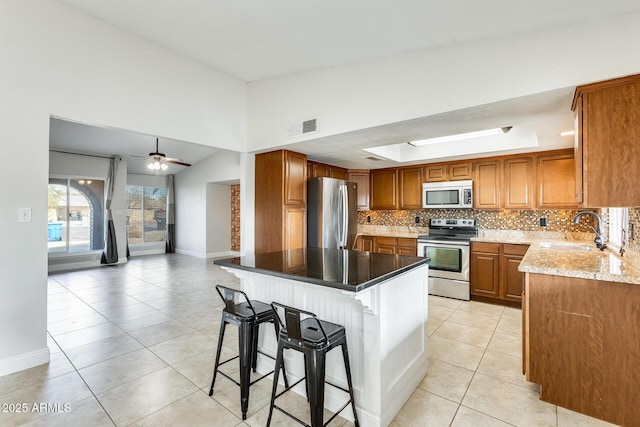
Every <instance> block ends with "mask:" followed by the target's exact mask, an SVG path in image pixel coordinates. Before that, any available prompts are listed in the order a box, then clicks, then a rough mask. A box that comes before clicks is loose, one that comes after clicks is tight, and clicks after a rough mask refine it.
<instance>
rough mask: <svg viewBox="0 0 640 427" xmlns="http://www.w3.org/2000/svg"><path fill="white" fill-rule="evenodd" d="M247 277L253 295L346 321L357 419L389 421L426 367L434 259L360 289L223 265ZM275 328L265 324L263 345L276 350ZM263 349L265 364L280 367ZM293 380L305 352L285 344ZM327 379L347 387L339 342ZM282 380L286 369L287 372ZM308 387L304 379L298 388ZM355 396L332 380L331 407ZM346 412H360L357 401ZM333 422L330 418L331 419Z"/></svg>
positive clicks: (367, 423)
mask: <svg viewBox="0 0 640 427" xmlns="http://www.w3.org/2000/svg"><path fill="white" fill-rule="evenodd" d="M223 268H225V269H226V270H228V271H230V272H231V273H233V274H234V275H236V276H237V277H238V278H240V279H241V284H242V290H244V291H245V292H246V293H247V295H248V296H249V298H251V299H255V300H259V301H263V302H267V303H269V302H272V301H276V302H279V303H282V304H286V305H290V306H293V307H296V308H300V309H303V310H307V311H310V312H313V313H315V314H316V315H317V316H318V317H319V318H321V319H323V320H327V321H330V322H334V323H338V324H340V325H343V326H344V327H345V328H346V333H347V344H348V347H349V358H350V363H351V371H352V378H353V386H354V391H355V400H356V409H357V411H358V419H359V421H360V425H361V426H363V427H378V426H387V425H389V424H390V423H391V421H392V420H393V418H394V417H395V416H396V414H397V413H398V411H400V409H401V408H402V406H403V405H404V404H405V402H406V401H407V400H408V399H409V397H410V396H411V394H412V393H413V391H414V390H415V389H416V387H417V386H418V384H420V382H421V381H422V379H423V377H424V376H425V375H426V373H427V337H428V335H427V310H428V304H427V302H428V300H427V293H428V278H427V276H428V266H427V265H426V264H423V265H420V266H417V267H415V268H413V269H411V270H409V271H407V272H404V273H402V274H399V275H397V276H394V277H392V278H390V279H388V280H386V281H384V282H380V283H377V284H375V285H372V286H370V287H368V288H366V289H364V290H361V291H358V292H352V291H344V290H340V289H336V288H332V287H328V286H323V285H318V284H312V283H307V282H302V281H297V280H291V279H286V278H282V277H277V276H273V275H268V274H264V273H260V272H256V271H247V270H241V269H236V268H228V267H223ZM276 345H277V343H276V340H275V334H274V333H273V329H272V328H261V331H260V338H259V347H260V348H261V350H262V351H264V352H265V353H267V354H272V355H275V353H276V348H277V347H276ZM273 364H274V362H273V360H271V359H269V358H265V357H260V358H259V362H258V371H259V372H262V373H266V372H269V371H271V370H273ZM285 367H286V371H287V376H288V379H289V382H290V383H293V382H295V381H297V380H298V379H300V378H302V376H304V364H303V358H302V355H301V354H300V353H298V352H295V351H291V350H288V351H285ZM326 378H327V381H330V382H333V383H334V384H338V385H341V386H344V387H345V388H346V387H347V381H346V376H345V370H344V364H343V361H342V354H341V352H340V351H339V349H334V350H332V351H331V352H330V353H329V354H328V356H327V367H326ZM280 382H281V383H283V382H282V375H280ZM294 390H295V391H296V392H298V393H299V394H301V395H303V396H304V395H306V394H305V388H304V382H302V383H301V384H298V386H296V388H295V389H294ZM347 400H348V395H346V393H344V392H342V391H340V390H337V389H335V388H334V387H331V386H330V385H327V386H326V387H325V407H326V408H327V409H329V410H330V411H332V412H335V411H336V410H338V409H339V408H340V407H342V405H343V404H344V403H345V402H346V401H347ZM341 416H342V417H344V418H347V419H350V420H353V414H352V413H351V409H350V407H348V408H347V409H345V410H344V411H343V412H342V413H341ZM325 422H326V420H325Z"/></svg>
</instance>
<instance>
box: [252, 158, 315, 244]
mask: <svg viewBox="0 0 640 427" xmlns="http://www.w3.org/2000/svg"><path fill="white" fill-rule="evenodd" d="M306 180H307V156H306V155H305V154H300V153H296V152H293V151H288V150H277V151H272V152H269V153H262V154H257V155H256V162H255V253H265V252H274V251H282V250H287V249H297V248H304V247H306V246H307V181H306Z"/></svg>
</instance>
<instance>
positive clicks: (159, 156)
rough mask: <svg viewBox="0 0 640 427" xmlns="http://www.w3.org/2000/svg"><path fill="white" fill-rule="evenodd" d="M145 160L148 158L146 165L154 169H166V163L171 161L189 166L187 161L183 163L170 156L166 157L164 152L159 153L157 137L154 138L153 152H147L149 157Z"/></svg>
mask: <svg viewBox="0 0 640 427" xmlns="http://www.w3.org/2000/svg"><path fill="white" fill-rule="evenodd" d="M147 160H149V163H147V167H148V168H149V169H151V170H155V171H160V170H163V171H164V170H167V168H168V166H167V163H173V164H175V165H180V166H187V167H189V166H191V165H190V164H189V163H185V162H183V161H182V160H180V159H172V158H171V157H167V156H166V155H165V154H164V153H161V152H160V151H159V150H158V138H156V151H155V152H153V153H149V157H148V159H147Z"/></svg>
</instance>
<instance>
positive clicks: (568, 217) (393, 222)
mask: <svg viewBox="0 0 640 427" xmlns="http://www.w3.org/2000/svg"><path fill="white" fill-rule="evenodd" d="M594 211H595V212H597V213H599V214H602V215H601V216H603V218H602V219H603V222H604V224H603V228H605V229H606V222H607V221H606V215H604V214H603V212H601V210H594ZM602 211H605V210H602ZM578 212H580V211H578V210H500V211H493V210H475V209H424V210H408V211H405V210H388V211H383V210H375V211H360V212H358V224H361V225H381V226H405V227H415V226H421V227H428V226H429V219H431V218H460V219H472V218H475V219H477V220H478V228H479V229H492V230H520V231H559V232H568V231H569V232H590V231H591V229H590V228H589V227H588V226H595V219H594V218H593V217H591V216H584V217H582V218H581V220H580V223H579V224H577V225H574V224H573V218H574V217H575V216H576V214H577V213H578ZM367 218H370V219H371V221H367ZM416 218H418V223H416ZM540 218H546V219H547V226H546V227H542V226H540ZM638 220H639V222H640V210H639V211H638Z"/></svg>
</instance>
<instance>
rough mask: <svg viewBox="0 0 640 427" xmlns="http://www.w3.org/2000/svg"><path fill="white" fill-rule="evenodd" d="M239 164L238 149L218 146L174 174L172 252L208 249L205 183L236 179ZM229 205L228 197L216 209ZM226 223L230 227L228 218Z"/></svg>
mask: <svg viewBox="0 0 640 427" xmlns="http://www.w3.org/2000/svg"><path fill="white" fill-rule="evenodd" d="M241 167H242V165H241V155H240V153H237V152H234V151H228V150H221V151H218V152H217V153H214V154H212V155H211V156H209V157H207V158H206V159H204V160H202V161H200V162H198V163H196V164H194V165H193V166H192V167H190V168H188V169H185V170H183V171H182V172H180V173H179V174H177V175H176V177H175V187H176V252H178V253H183V254H188V255H193V256H198V257H203V258H204V257H206V256H207V254H208V253H210V252H209V251H208V247H209V244H208V241H209V240H211V239H212V238H213V236H210V235H209V233H208V232H207V226H208V222H207V216H208V215H211V209H209V210H207V184H208V183H217V184H226V185H229V184H232V183H238V182H240V178H241V176H242V171H241ZM240 188H241V189H242V185H241V186H240ZM230 206H231V199H230V197H229V199H227V201H226V205H225V206H221V207H219V209H221V210H222V209H226V210H228V211H230V209H231V208H230ZM227 225H228V227H231V221H230V220H229V222H228V223H227ZM229 236H230V235H229ZM228 248H229V249H227V250H230V248H231V238H230V237H229V239H228Z"/></svg>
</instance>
